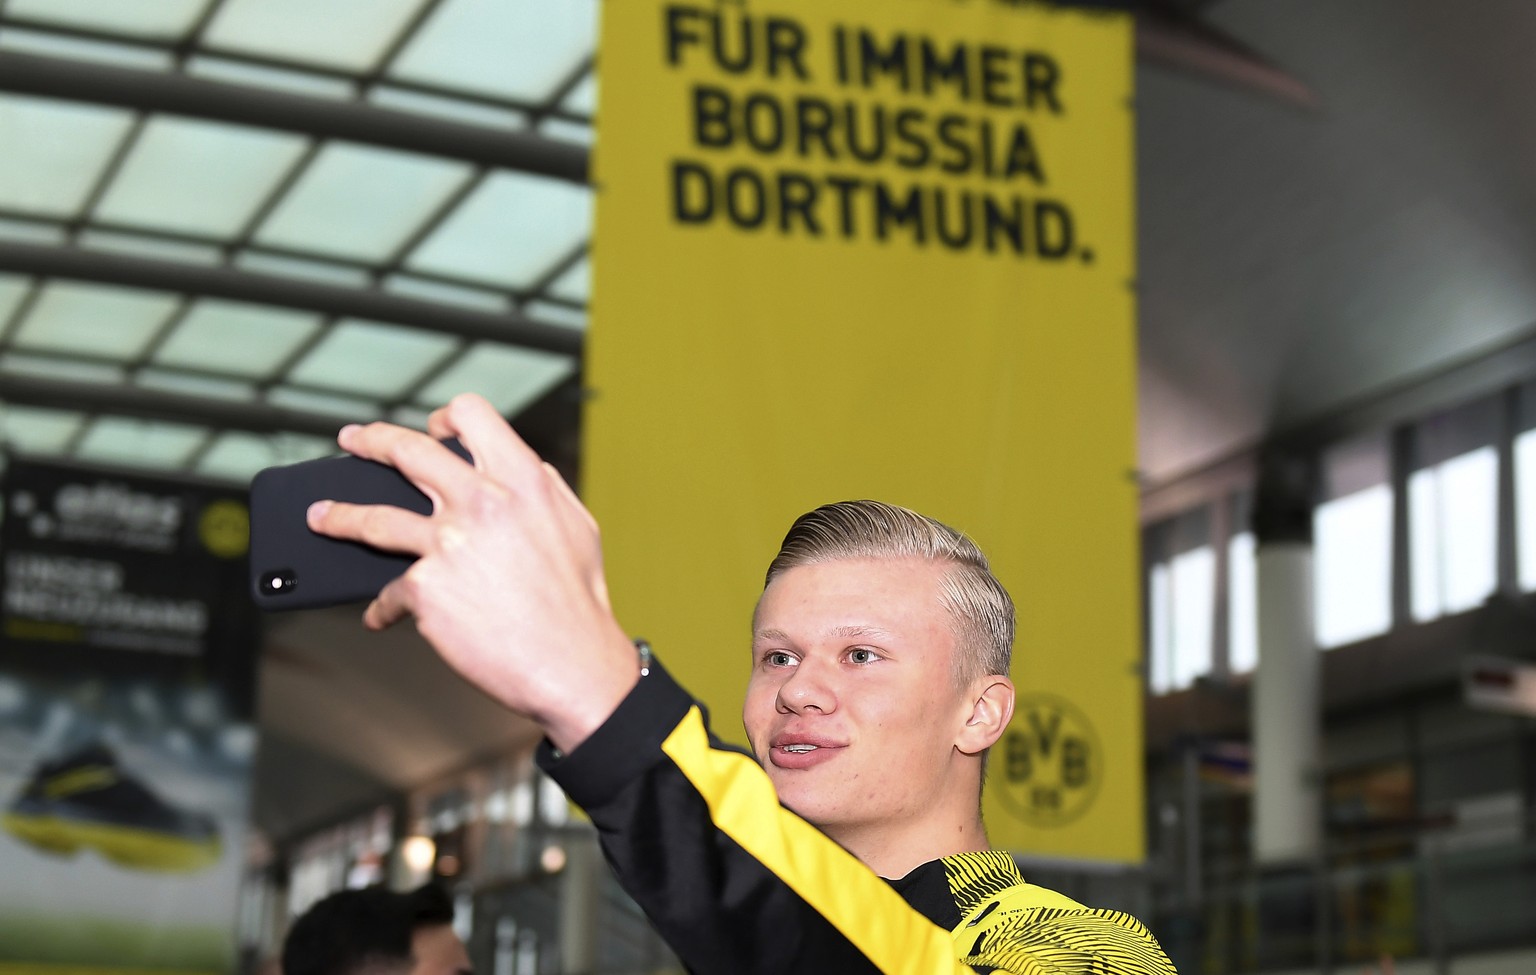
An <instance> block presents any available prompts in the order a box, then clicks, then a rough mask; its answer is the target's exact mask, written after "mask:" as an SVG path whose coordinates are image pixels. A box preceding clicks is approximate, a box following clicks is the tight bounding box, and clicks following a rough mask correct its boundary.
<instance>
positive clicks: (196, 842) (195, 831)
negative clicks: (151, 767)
mask: <svg viewBox="0 0 1536 975" xmlns="http://www.w3.org/2000/svg"><path fill="white" fill-rule="evenodd" d="M0 824H3V825H4V827H5V829H6V830H7V831H8V832H10V833H11V834H12V835H14V836H16V837H17V838H18V839H21V840H24V841H26V842H27V843H29V844H31V845H32V846H34V847H37V848H38V849H40V850H44V851H47V852H49V853H55V854H59V855H61V856H73V855H74V854H75V853H77V852H79V850H80V849H81V848H84V847H90V848H93V849H95V850H97V851H98V852H100V853H101V855H102V856H104V857H106V858H107V859H108V860H111V861H112V862H113V863H116V864H118V865H120V866H124V867H129V868H132V869H135V870H166V871H194V870H201V869H203V868H204V867H207V866H210V865H212V864H213V863H214V862H215V861H216V860H218V858H219V854H220V852H221V850H222V845H221V843H220V840H219V830H218V826H217V825H216V824H215V823H214V821H213V818H212V817H211V816H209V815H207V814H206V813H198V812H188V811H185V810H181V809H177V808H175V807H173V806H171V805H169V804H168V803H166V802H165V800H163V799H161V798H160V797H159V796H157V795H155V794H154V793H153V792H151V791H150V790H149V789H148V788H146V787H145V786H143V785H141V784H140V783H139V782H138V781H136V780H135V779H133V778H132V777H131V776H129V775H128V774H127V773H125V772H124V771H123V770H122V768H121V766H119V764H118V762H117V757H116V756H115V755H113V754H112V752H111V751H109V750H108V749H107V748H106V746H104V745H99V744H96V745H90V746H88V747H86V748H82V749H80V750H79V751H76V752H74V753H72V754H70V755H67V756H65V757H64V758H61V759H59V760H57V761H54V762H46V763H44V764H43V765H41V766H39V767H38V769H37V771H36V772H34V773H33V775H32V778H31V781H29V782H28V783H27V786H26V788H25V789H23V790H22V792H21V795H20V796H18V797H17V798H16V801H15V802H13V803H12V804H11V808H10V809H9V810H7V811H6V813H5V815H4V816H3V817H0Z"/></svg>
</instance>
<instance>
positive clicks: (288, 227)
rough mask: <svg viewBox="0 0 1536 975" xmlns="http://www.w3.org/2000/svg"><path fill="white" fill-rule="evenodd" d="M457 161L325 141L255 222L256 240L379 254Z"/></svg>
mask: <svg viewBox="0 0 1536 975" xmlns="http://www.w3.org/2000/svg"><path fill="white" fill-rule="evenodd" d="M471 171H472V170H471V167H470V166H468V165H467V164H465V163H457V162H450V161H448V160H444V159H435V158H432V157H430V156H419V155H414V154H408V153H403V152H396V151H394V150H388V149H375V148H372V147H369V146H359V145H352V144H349V143H332V144H330V145H327V146H326V147H325V148H324V149H322V150H321V151H320V154H319V155H318V156H317V157H316V158H315V161H314V162H313V163H311V164H310V165H309V167H308V169H307V170H306V171H305V173H304V175H303V176H302V177H300V179H299V181H298V184H297V185H295V186H294V188H293V189H292V190H290V191H289V192H288V194H287V195H286V196H285V197H284V198H283V202H282V203H281V204H280V205H279V206H278V208H277V210H276V212H274V213H273V214H272V216H271V217H270V218H269V219H268V220H267V221H266V223H265V224H263V225H262V228H261V230H260V231H259V232H258V233H257V236H256V239H257V241H258V242H260V243H262V244H267V245H271V246H276V247H288V248H293V249H302V250H308V251H316V252H319V253H324V254H333V255H335V256H338V257H349V258H353V259H357V260H365V261H381V260H383V259H385V258H387V257H388V256H389V255H390V254H392V253H393V252H394V251H395V250H396V249H397V248H398V247H399V246H400V245H401V244H402V243H404V241H405V240H406V238H407V237H409V236H410V234H411V232H412V231H414V230H415V229H416V228H417V227H418V226H420V225H421V223H422V221H423V220H425V219H426V218H427V217H428V216H430V215H431V214H432V213H433V212H434V211H435V210H436V209H437V208H438V207H439V206H441V205H442V203H443V202H444V201H445V200H446V199H447V198H448V196H449V195H450V194H451V193H452V192H453V191H454V190H455V189H456V188H457V187H458V186H459V185H460V184H461V183H462V182H463V181H464V180H466V179H468V178H469V176H470V174H471Z"/></svg>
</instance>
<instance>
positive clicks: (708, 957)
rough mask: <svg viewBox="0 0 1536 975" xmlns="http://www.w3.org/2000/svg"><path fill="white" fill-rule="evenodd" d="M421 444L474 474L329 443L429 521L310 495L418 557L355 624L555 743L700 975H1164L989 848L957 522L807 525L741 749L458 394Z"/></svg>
mask: <svg viewBox="0 0 1536 975" xmlns="http://www.w3.org/2000/svg"><path fill="white" fill-rule="evenodd" d="M430 432H431V434H432V435H433V436H435V437H448V436H457V437H459V439H460V440H461V441H462V442H463V443H464V445H465V446H466V447H467V448H468V449H469V452H470V453H471V454H472V455H473V456H474V458H475V463H474V466H473V467H470V466H469V465H466V464H464V463H463V462H462V461H460V460H459V459H458V458H457V457H455V456H453V455H452V454H451V453H450V452H449V451H448V450H447V449H446V448H444V447H442V446H441V445H439V444H437V443H434V442H433V440H432V439H431V438H430V437H427V436H424V435H422V434H420V433H415V432H412V431H409V430H403V429H401V428H399V427H392V426H389V425H386V424H374V425H371V426H369V427H349V428H346V429H344V430H343V431H342V433H341V435H340V437H339V438H338V439H339V442H340V443H341V445H342V447H343V448H345V449H347V450H349V451H351V452H353V453H355V454H358V455H359V456H363V457H368V458H371V459H374V460H379V461H383V462H385V463H390V464H393V465H394V466H396V467H398V468H399V469H400V470H401V471H402V472H403V473H404V474H405V475H406V476H407V477H409V478H410V479H411V480H412V481H413V482H415V483H416V484H417V486H419V487H420V488H422V490H423V491H425V492H426V493H427V494H428V495H429V497H431V498H432V501H433V509H434V510H433V514H432V515H431V516H423V515H416V514H413V513H410V512H406V511H402V510H399V509H394V508H381V507H358V506H352V505H344V504H330V503H326V502H321V503H319V504H317V505H315V506H314V507H313V508H312V509H311V512H310V525H311V527H312V528H314V529H315V530H316V531H320V532H322V533H324V534H328V535H333V536H335V537H339V538H348V539H354V540H358V541H363V542H366V543H368V544H372V545H377V546H380V547H384V548H389V549H393V550H397V551H405V552H410V553H413V554H416V555H418V556H420V558H419V559H418V560H417V561H416V563H415V564H414V565H413V566H412V567H411V569H410V570H409V571H408V572H407V573H406V574H405V575H404V576H402V577H401V578H400V579H398V580H396V581H395V582H393V583H391V584H390V585H389V586H387V587H385V589H384V590H383V591H382V592H380V594H379V596H378V598H377V599H376V600H375V601H374V602H373V603H372V604H371V605H370V606H369V607H368V610H367V611H366V613H365V616H364V620H365V622H366V623H367V624H368V625H369V626H372V627H383V626H387V625H390V624H391V623H394V622H396V621H398V620H400V619H402V618H404V617H405V616H407V615H411V616H414V617H415V619H416V621H417V626H418V628H419V629H420V631H421V632H422V634H423V635H424V636H425V637H426V638H427V640H428V641H429V642H431V643H432V645H433V646H434V647H436V649H437V650H438V651H439V653H441V654H442V655H443V657H444V658H445V659H446V660H447V661H448V662H449V663H450V664H452V665H453V666H455V667H456V668H458V669H459V670H460V671H461V672H462V673H464V674H465V676H467V677H468V678H469V679H470V680H472V681H474V682H475V683H477V684H479V685H480V686H481V687H482V688H483V689H485V690H486V691H487V692H489V693H491V694H493V695H494V696H496V697H498V698H499V699H500V700H501V701H503V702H504V703H505V704H507V705H508V706H509V707H511V708H512V709H513V710H515V711H517V712H519V713H521V714H524V715H527V716H528V717H530V718H532V719H533V720H534V721H536V722H538V723H539V724H540V725H541V726H542V727H543V728H544V730H545V733H546V736H547V741H546V743H545V746H544V747H543V749H542V750H541V755H540V762H541V764H543V766H544V767H545V768H546V770H548V771H549V772H550V774H551V775H553V776H554V777H555V778H556V780H557V781H559V782H560V784H561V785H562V786H563V787H564V788H565V790H566V792H567V793H568V794H569V795H570V796H571V798H572V799H573V800H575V801H576V802H577V803H578V804H580V805H581V806H582V807H583V808H584V809H585V810H586V811H587V812H588V814H589V815H590V816H591V818H592V821H593V823H594V824H595V825H596V826H597V828H598V830H599V833H600V835H601V837H602V841H603V846H604V850H605V852H606V853H607V855H608V858H609V860H610V862H611V863H612V864H613V865H614V868H615V870H616V871H617V873H618V876H619V878H620V880H621V882H622V883H623V884H624V886H625V887H626V889H627V890H628V891H629V892H630V894H631V895H632V896H633V897H634V898H635V899H636V901H637V902H639V903H640V904H641V905H642V906H643V907H644V908H645V910H646V912H647V914H648V915H649V916H650V918H651V920H652V922H653V923H654V924H655V925H656V927H657V929H658V930H659V931H660V932H661V933H662V935H663V936H664V937H665V938H666V939H667V941H668V942H669V943H670V944H671V945H672V947H673V949H674V950H675V951H676V952H677V953H678V955H679V957H681V958H682V960H683V961H684V962H685V963H686V964H687V965H688V967H689V968H690V969H691V970H692V971H694V972H696V973H701V975H702V973H717V972H718V973H733V975H743V973H759V972H760V973H764V975H767V973H780V972H829V973H830V972H837V973H848V972H871V973H874V972H890V973H896V972H901V973H911V975H919V973H921V975H929V973H957V972H971V971H981V972H993V971H1002V972H1012V973H1018V975H1035V973H1063V975H1066V973H1074V975H1076V973H1081V975H1109V973H1113V975H1165V973H1171V972H1172V967H1171V966H1170V965H1169V964H1168V962H1167V959H1166V958H1165V957H1164V956H1163V954H1162V951H1161V949H1159V948H1158V946H1157V943H1156V941H1155V940H1153V938H1152V937H1151V935H1150V934H1148V932H1147V931H1146V929H1145V928H1143V927H1142V926H1141V925H1140V924H1138V923H1137V922H1136V921H1134V920H1133V919H1131V918H1129V917H1126V916H1125V915H1122V914H1118V913H1115V912H1108V911H1094V910H1089V909H1086V908H1083V907H1082V906H1080V905H1077V904H1075V903H1073V902H1072V901H1070V900H1068V899H1067V898H1065V897H1062V896H1060V895H1058V894H1054V893H1052V892H1050V891H1045V890H1041V889H1040V888H1035V887H1031V886H1028V885H1026V884H1024V883H1023V881H1022V878H1021V877H1020V876H1019V872H1018V869H1017V867H1016V866H1015V865H1014V863H1013V861H1012V859H1011V858H1010V857H1009V856H1008V855H1007V854H1004V853H999V852H990V851H988V850H987V845H986V837H985V834H984V832H983V831H982V826H981V821H980V815H979V812H978V805H979V794H980V787H981V774H982V762H983V758H984V755H985V752H986V749H987V748H988V747H990V746H991V745H992V743H993V742H995V741H996V740H997V739H998V737H999V736H1000V735H1001V734H1002V733H1003V730H1004V729H1005V727H1006V726H1007V723H1008V719H1009V716H1010V715H1011V713H1012V708H1013V688H1012V685H1011V684H1010V683H1009V681H1008V678H1007V677H1006V676H1005V675H1006V673H1007V653H1008V648H1009V647H1010V646H1011V644H1012V638H1013V608H1012V604H1011V602H1010V601H1009V600H1008V598H1007V594H1006V592H1003V591H1002V588H1001V586H998V585H997V583H996V580H994V579H992V577H991V573H990V572H989V571H988V570H987V568H986V562H985V559H983V558H982V557H981V554H980V552H978V551H976V550H975V548H974V546H971V545H970V543H969V542H967V541H965V540H964V539H963V537H962V536H960V535H959V534H958V533H956V532H953V531H952V530H950V529H948V528H946V527H945V526H942V525H939V524H938V523H936V522H932V521H931V520H929V519H925V518H922V517H921V516H917V515H914V514H913V513H911V512H906V511H904V510H903V509H897V508H893V507H891V506H887V505H878V504H874V503H868V502H862V503H853V504H845V505H834V506H829V507H828V508H824V509H818V511H817V512H813V513H811V514H810V515H807V516H806V517H805V518H802V519H801V520H800V521H799V522H797V524H796V526H795V529H793V530H792V531H791V533H790V536H789V538H787V539H786V542H785V546H784V550H783V551H782V552H781V553H780V556H779V558H777V559H776V560H775V562H774V565H773V567H772V568H770V571H769V579H768V584H767V587H766V589H765V591H764V594H763V597H762V600H761V602H760V603H759V605H758V610H757V613H756V618H755V620H754V638H753V670H752V678H751V684H750V686H749V690H748V696H747V704H746V709H745V719H746V724H747V730H748V735H749V738H750V739H751V742H752V745H753V748H754V751H755V752H756V754H757V759H758V760H754V759H753V757H752V756H750V755H747V754H745V753H742V752H739V751H737V750H735V749H730V748H725V747H723V746H721V745H720V744H719V743H718V742H717V741H716V740H715V739H714V738H713V736H712V735H711V734H710V733H709V729H708V726H707V723H706V720H705V718H704V715H703V712H702V710H701V709H700V707H699V706H698V705H697V703H695V702H694V701H693V700H692V699H691V698H690V697H689V696H688V694H687V693H686V692H685V691H684V690H683V689H682V688H680V687H679V686H678V685H677V684H676V683H675V682H673V681H672V680H671V678H670V677H669V676H668V675H667V674H666V672H665V671H664V670H662V669H661V668H660V667H658V666H657V665H655V663H654V662H653V661H651V660H650V659H649V656H648V653H646V652H642V654H641V655H640V659H639V661H638V662H637V661H636V655H635V650H634V647H633V646H632V645H631V644H630V643H629V640H628V639H627V638H626V637H625V635H624V633H623V631H622V629H621V628H620V627H619V624H618V623H617V621H616V620H615V619H614V618H613V614H612V613H611V611H610V609H609V605H608V599H607V588H606V584H605V582H604V580H603V575H602V565H601V552H600V548H599V545H598V539H597V531H596V525H595V524H594V523H593V522H592V519H591V517H590V515H588V514H587V513H586V511H585V509H583V508H582V507H581V505H580V503H579V502H578V501H577V500H576V499H575V497H574V495H573V494H572V493H571V492H570V490H569V488H568V487H566V485H565V484H564V482H562V481H561V480H560V479H559V477H558V476H557V475H555V474H554V472H553V471H552V470H551V469H549V468H548V467H547V466H545V465H542V464H540V462H539V460H538V458H537V457H536V456H535V455H534V454H533V453H532V451H530V450H529V449H528V447H527V446H526V445H525V444H523V443H522V442H521V441H520V440H518V439H517V437H516V436H515V435H514V434H513V433H512V432H511V430H510V429H509V428H508V427H507V425H506V423H505V422H504V421H503V420H502V419H501V417H500V416H498V415H497V414H496V413H495V411H494V410H493V409H492V408H491V407H490V406H489V405H488V404H486V403H485V402H484V401H483V400H480V399H478V398H475V397H459V398H457V399H455V400H454V401H453V402H452V403H451V404H449V406H447V407H445V408H444V409H442V410H440V411H438V412H437V413H435V414H434V415H433V417H432V421H431V424H430ZM882 526H883V527H882ZM509 553H516V554H515V556H509ZM759 761H760V762H761V764H759ZM781 800H782V802H783V805H782V806H781V805H780V801H781ZM785 807H788V808H785ZM791 810H793V811H791ZM834 841H835V842H834ZM882 878H889V880H887V879H882Z"/></svg>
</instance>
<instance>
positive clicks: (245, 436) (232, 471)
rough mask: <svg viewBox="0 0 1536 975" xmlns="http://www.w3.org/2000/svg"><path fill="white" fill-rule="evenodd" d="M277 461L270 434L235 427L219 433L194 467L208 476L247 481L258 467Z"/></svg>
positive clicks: (268, 465) (254, 474)
mask: <svg viewBox="0 0 1536 975" xmlns="http://www.w3.org/2000/svg"><path fill="white" fill-rule="evenodd" d="M276 463H277V459H276V456H275V454H274V452H273V449H272V443H271V441H270V440H268V439H267V438H266V437H261V436H257V435H256V434H254V433H245V432H243V431H231V432H229V433H224V434H221V435H219V436H218V437H217V438H216V439H215V440H214V441H213V443H212V444H211V445H209V447H208V449H207V450H206V451H204V452H203V456H202V457H200V458H198V461H197V464H196V466H195V467H194V468H193V469H194V470H195V471H196V472H197V473H198V474H201V475H202V476H204V477H215V478H220V479H223V480H228V481H238V482H246V481H249V480H250V479H251V478H252V477H255V476H256V472H257V471H260V470H261V469H262V468H264V467H271V466H273V465H274V464H276Z"/></svg>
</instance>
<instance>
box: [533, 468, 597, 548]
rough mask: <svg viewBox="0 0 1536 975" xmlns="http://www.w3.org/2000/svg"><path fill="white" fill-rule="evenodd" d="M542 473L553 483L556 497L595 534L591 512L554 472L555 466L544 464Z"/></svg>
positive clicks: (594, 523)
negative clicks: (579, 513)
mask: <svg viewBox="0 0 1536 975" xmlns="http://www.w3.org/2000/svg"><path fill="white" fill-rule="evenodd" d="M544 473H545V474H546V475H548V477H549V479H550V480H551V481H553V482H554V484H555V494H556V496H557V497H560V498H563V499H564V500H565V502H566V503H567V504H568V505H570V506H571V507H572V508H575V509H576V510H577V511H579V512H581V517H582V520H583V521H584V522H585V524H586V526H587V527H588V528H589V529H591V531H592V532H593V534H596V533H597V519H596V518H594V517H592V512H590V511H588V510H587V506H586V505H584V504H582V503H581V499H580V498H578V497H577V496H576V491H575V490H574V489H573V488H572V487H571V486H570V485H569V484H567V483H566V482H565V478H563V477H561V476H560V472H559V471H557V470H555V465H554V464H545V465H544Z"/></svg>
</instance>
